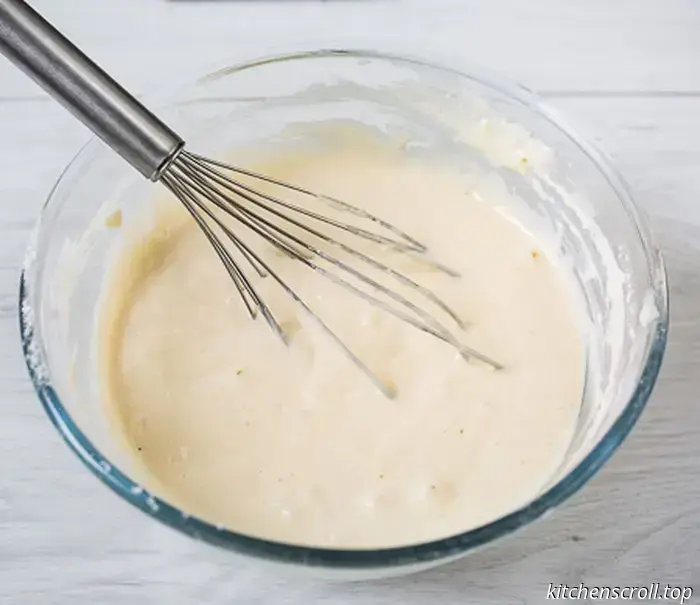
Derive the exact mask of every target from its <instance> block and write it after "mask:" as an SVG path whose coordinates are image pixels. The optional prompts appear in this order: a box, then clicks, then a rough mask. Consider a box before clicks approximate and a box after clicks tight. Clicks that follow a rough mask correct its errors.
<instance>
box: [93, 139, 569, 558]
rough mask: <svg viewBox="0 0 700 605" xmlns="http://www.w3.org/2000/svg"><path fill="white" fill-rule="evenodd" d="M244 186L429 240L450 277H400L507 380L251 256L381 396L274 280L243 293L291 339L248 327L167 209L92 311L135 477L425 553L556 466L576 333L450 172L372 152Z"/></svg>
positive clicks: (512, 237) (306, 540) (426, 273)
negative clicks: (296, 189)
mask: <svg viewBox="0 0 700 605" xmlns="http://www.w3.org/2000/svg"><path fill="white" fill-rule="evenodd" d="M261 171H264V172H266V173H268V174H272V175H274V176H278V177H280V178H284V179H286V180H289V181H292V182H295V183H297V184H300V185H302V186H305V187H308V188H310V189H312V190H315V191H320V192H324V193H326V194H328V195H331V196H335V197H338V198H340V199H343V200H346V201H348V202H351V203H354V204H357V205H358V206H361V207H363V208H365V209H367V210H369V211H371V212H373V213H375V214H378V215H380V216H382V217H383V218H385V219H386V220H388V221H389V222H393V223H395V224H396V225H398V226H399V227H401V228H402V229H404V230H405V231H406V232H408V233H410V234H411V235H412V236H414V237H415V238H417V239H418V240H420V241H422V242H423V243H424V244H426V245H427V246H428V248H429V249H430V254H431V256H432V257H433V258H435V259H438V260H439V261H440V262H441V263H443V264H445V265H447V266H449V267H450V268H451V269H453V270H455V271H456V272H458V273H459V275H460V277H459V278H454V277H450V276H449V275H446V274H445V273H442V272H440V271H435V270H433V269H430V268H428V267H426V266H425V265H423V264H421V263H417V262H414V261H411V260H410V259H403V260H401V261H400V268H401V269H402V270H403V271H405V272H406V273H407V274H409V275H410V276H411V277H412V278H414V279H415V280H416V281H419V282H420V283H421V284H423V285H425V286H427V287H428V288H430V289H431V290H433V291H434V292H435V293H436V294H438V295H439V296H441V297H443V298H444V299H445V300H446V301H448V302H449V304H450V305H452V307H453V308H454V309H455V310H456V311H457V313H458V314H459V315H460V316H461V317H462V318H463V319H464V320H465V321H466V322H467V323H468V327H467V329H466V330H465V331H464V332H463V333H460V337H461V338H462V339H463V341H464V342H465V343H466V344H468V345H469V346H471V347H473V348H475V349H477V350H479V351H481V352H483V353H484V354H487V355H489V356H490V357H493V358H495V359H497V360H498V361H499V362H501V363H502V364H503V365H504V366H505V369H503V370H500V371H493V370H490V369H489V368H488V367H486V366H484V365H483V364H480V363H468V362H466V361H465V360H464V359H463V358H462V357H461V356H460V355H458V354H457V352H456V351H455V349H454V348H453V347H451V346H449V345H447V344H445V343H444V342H441V341H439V340H438V339H436V338H434V337H432V336H430V335H427V334H424V333H422V332H420V331H418V330H416V329H415V328H412V327H410V326H407V325H405V324H402V323H400V322H398V321H396V320H395V319H394V318H392V317H391V316H389V315H388V314H386V313H384V312H383V311H380V310H377V309H374V308H372V307H370V306H368V305H367V304H366V303H364V302H362V301H360V300H359V299H357V298H355V297H353V295H352V294H349V293H347V292H346V291H344V290H341V289H339V288H337V286H334V285H333V284H331V283H329V282H328V281H326V280H324V279H323V278H322V277H320V276H318V275H317V274H314V273H312V272H310V271H308V269H306V268H305V267H303V266H302V265H301V263H299V262H296V261H293V260H292V259H289V258H286V257H282V256H281V255H279V254H278V253H276V252H275V251H274V250H272V249H269V248H268V249H266V248H265V247H264V246H262V247H260V250H261V252H262V253H263V254H264V255H265V258H266V259H268V260H269V261H270V263H271V264H272V266H274V268H275V269H276V270H278V271H279V272H280V273H281V274H282V275H283V276H284V277H285V278H286V279H288V281H289V282H290V284H291V285H293V286H294V288H295V289H296V290H297V291H298V292H299V293H300V294H301V295H302V296H303V297H304V298H305V299H306V300H307V302H308V303H309V304H310V306H312V307H313V309H314V310H315V311H316V312H317V313H318V314H319V315H320V316H322V317H323V319H324V320H325V321H327V323H328V324H329V325H330V326H331V327H332V328H333V329H335V330H336V331H337V333H338V334H339V336H340V337H341V338H342V339H343V340H344V342H345V343H346V344H347V345H348V346H349V347H350V348H351V349H352V350H353V351H354V352H355V353H356V354H357V355H358V356H359V357H360V358H361V359H362V360H363V361H364V362H366V363H367V365H368V366H369V367H370V368H372V370H373V371H375V372H376V373H377V375H379V376H381V378H382V380H383V381H385V382H386V383H387V384H390V385H391V386H392V388H393V389H395V391H396V397H395V398H394V399H388V398H387V397H385V396H384V395H383V394H382V393H381V392H379V391H378V390H377V388H376V387H375V385H374V384H373V383H372V382H371V381H369V380H368V379H367V377H366V376H364V375H363V374H362V373H361V372H360V371H359V370H358V369H357V368H356V367H355V366H354V365H353V364H352V363H351V362H350V361H349V360H348V359H347V358H346V357H345V356H344V355H343V354H342V352H341V351H340V350H339V348H338V347H337V346H336V345H335V344H334V343H333V342H332V341H331V340H330V339H329V338H328V337H327V336H326V335H324V334H323V333H322V332H321V331H320V330H319V329H318V328H317V327H316V326H315V325H314V324H313V322H310V321H309V320H308V317H307V316H306V315H305V313H304V311H303V310H302V309H301V307H299V305H297V304H296V303H294V302H292V301H291V300H289V299H288V298H287V297H286V296H285V295H284V293H283V292H281V291H280V289H279V288H276V287H275V284H274V282H272V280H270V279H269V278H267V279H261V278H257V279H256V280H255V283H256V284H257V286H258V287H259V288H260V291H261V293H262V294H263V295H264V297H265V299H266V301H267V302H269V303H270V305H271V307H272V308H273V310H274V311H275V312H276V313H277V316H278V318H279V319H280V322H281V323H282V324H283V327H284V328H285V330H286V332H287V334H288V335H289V336H290V340H291V342H290V345H289V346H288V347H285V346H284V345H282V344H281V342H280V341H279V340H277V339H276V338H275V336H274V335H273V333H272V332H271V331H270V329H269V328H268V326H267V325H266V324H265V322H264V321H263V320H262V319H258V320H257V321H251V320H250V318H249V316H248V315H247V312H246V310H245V307H244V306H243V304H242V303H241V301H240V298H239V296H238V294H237V291H236V289H235V286H234V285H233V283H232V281H231V279H230V278H228V276H227V274H226V272H225V271H224V269H223V267H222V265H221V264H220V262H219V260H218V258H217V256H216V255H215V254H214V252H213V251H212V248H211V247H210V246H209V244H208V243H207V242H206V240H205V238H204V237H203V236H202V234H201V232H200V231H199V230H198V228H197V226H196V225H195V223H194V222H193V221H192V220H191V219H189V217H188V216H187V215H186V213H185V212H184V211H182V210H181V209H179V207H178V206H177V204H176V203H174V202H173V204H172V205H168V206H167V211H166V212H163V213H162V217H161V219H160V222H159V224H158V226H157V227H156V228H155V229H154V230H152V231H151V232H149V233H148V235H147V236H146V237H143V238H140V239H139V240H138V241H137V242H136V243H135V245H133V246H131V247H130V248H129V250H128V251H127V252H126V253H125V254H124V255H123V256H122V258H121V259H120V260H119V262H118V264H117V267H116V269H115V270H114V271H113V272H112V275H111V277H110V280H109V285H108V290H107V294H108V295H107V296H106V297H105V300H106V301H109V304H105V305H103V309H102V311H101V337H100V338H101V343H100V344H101V350H100V363H101V370H102V375H103V381H102V382H103V385H104V393H105V399H106V401H107V404H108V406H107V407H108V410H109V413H110V416H111V418H112V420H113V425H114V426H115V430H116V431H117V432H118V434H119V435H120V437H121V438H122V439H123V441H124V443H125V444H126V447H127V448H128V450H129V451H130V452H131V453H132V454H133V456H132V457H133V459H134V461H135V466H136V471H135V472H136V474H137V477H138V479H139V480H140V481H142V482H143V484H144V486H145V487H146V488H147V489H149V490H151V491H152V492H153V493H155V494H158V495H159V496H161V497H163V498H165V499H166V500H168V501H169V502H171V503H172V504H174V505H176V506H177V507H179V508H180V509H182V510H183V511H184V512H186V513H188V514H192V515H197V516H199V517H201V518H203V519H205V520H207V521H209V522H211V523H215V524H221V525H223V526H225V527H228V528H230V529H233V530H236V531H240V532H243V533H246V534H250V535H254V536H259V537H264V538H269V539H273V540H278V541H286V542H292V543H298V544H310V545H318V546H335V547H379V546H395V545H400V544H408V543H417V542H421V541H427V540H432V539H437V538H440V537H444V536H446V535H450V534H455V533H458V532H462V531H465V530H468V529H470V528H473V527H475V526H478V525H481V524H484V523H487V522H489V521H492V520H495V519H496V518H498V517H500V516H502V515H504V514H507V513H508V512H510V511H512V510H513V509H515V508H516V507H518V506H521V505H523V504H525V503H526V502H527V501H528V500H530V499H532V498H533V497H535V496H536V495H537V493H538V491H539V490H540V489H541V488H542V487H543V485H544V484H545V483H546V482H547V481H548V479H550V477H551V475H552V474H553V473H554V471H555V470H556V467H557V466H558V465H559V464H560V462H561V460H562V458H563V456H564V453H565V451H566V448H567V446H568V444H569V442H570V439H571V436H572V432H573V428H574V424H575V420H576V416H577V413H578V410H579V405H580V401H581V393H582V380H583V351H582V337H581V334H580V326H579V324H578V321H577V315H576V313H575V310H574V309H575V307H574V305H573V304H572V301H571V300H570V296H569V290H568V288H567V285H566V280H565V277H564V275H563V270H561V269H559V268H558V267H557V265H556V262H555V261H556V259H550V258H548V257H547V256H546V254H545V253H544V252H543V250H542V249H541V248H540V246H539V245H538V242H537V241H536V240H535V239H533V237H532V236H531V235H529V234H528V233H526V232H525V231H524V230H522V229H521V228H520V227H519V226H518V224H516V223H515V222H514V221H512V220H509V219H508V217H507V216H504V215H503V214H502V213H500V212H499V211H497V210H496V209H495V208H494V207H493V205H492V204H491V203H490V201H491V200H483V199H481V197H480V196H477V195H472V194H471V192H470V191H469V190H467V189H466V188H465V185H464V183H463V181H462V179H461V178H460V176H459V175H458V174H457V173H456V172H453V171H452V170H450V169H448V168H439V167H436V166H433V165H428V164H425V163H422V162H419V161H417V160H409V159H406V158H404V157H402V156H401V155H400V154H399V153H398V152H395V151H393V152H392V151H391V150H389V149H382V148H379V147H374V146H366V145H365V146H361V147H360V148H358V147H353V146H349V147H347V148H344V149H340V148H334V149H332V150H330V151H329V150H323V151H319V152H318V153H314V152H305V153H304V154H301V155H300V154H295V155H290V156H289V157H276V158H275V159H274V160H270V162H269V163H268V164H267V165H265V166H263V167H262V168H261ZM392 259H393V260H395V258H393V257H392ZM251 275H252V273H251Z"/></svg>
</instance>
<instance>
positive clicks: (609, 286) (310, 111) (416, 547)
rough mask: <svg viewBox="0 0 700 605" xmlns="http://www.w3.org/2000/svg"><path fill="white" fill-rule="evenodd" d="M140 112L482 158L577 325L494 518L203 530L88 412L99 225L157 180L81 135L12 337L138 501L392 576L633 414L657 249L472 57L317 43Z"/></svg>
mask: <svg viewBox="0 0 700 605" xmlns="http://www.w3.org/2000/svg"><path fill="white" fill-rule="evenodd" d="M158 111H159V113H160V115H161V116H162V117H163V118H164V119H165V121H166V122H168V123H169V124H170V125H171V126H172V127H174V128H175V129H176V130H177V131H178V132H179V133H180V134H181V135H182V136H184V138H185V139H186V140H187V141H188V144H190V146H191V148H192V149H196V150H198V151H199V152H200V153H205V154H210V155H216V154H217V153H220V152H221V151H222V150H225V149H231V148H237V147H241V146H246V147H255V146H256V145H260V146H265V145H289V144H291V145H295V144H298V138H299V136H301V135H300V134H299V133H301V132H303V128H295V129H293V130H292V131H289V129H287V130H286V134H285V135H283V133H284V132H285V129H286V128H287V127H288V126H289V125H291V124H296V125H299V124H304V123H306V124H314V123H317V122H318V121H338V122H340V123H343V122H349V121H354V122H360V123H362V124H364V125H367V126H370V127H372V128H374V129H376V130H378V131H381V132H382V133H385V134H387V135H391V136H399V137H401V138H402V139H403V140H404V141H406V148H407V149H408V151H409V152H411V153H419V154H424V155H428V156H432V155H435V154H440V156H441V157H450V158H452V159H454V160H456V161H458V162H459V163H460V165H463V166H464V167H465V169H468V167H469V166H470V165H471V166H476V167H479V169H480V170H488V171H490V172H491V173H492V174H493V175H494V178H495V179H496V182H497V183H500V185H499V186H501V187H506V188H507V190H508V191H509V192H510V193H511V194H512V195H513V196H515V197H517V199H518V203H519V204H520V205H522V206H523V208H527V209H529V211H530V212H531V214H533V215H536V216H538V217H539V218H540V219H541V220H542V221H544V222H546V223H548V224H549V225H550V226H551V227H552V229H553V231H556V233H557V238H558V239H557V246H558V247H559V249H560V251H561V252H562V253H563V254H564V256H565V257H566V258H567V259H568V261H570V268H571V271H572V275H573V276H574V277H575V279H576V283H577V284H578V285H579V286H580V290H581V293H582V299H583V300H584V303H585V304H584V307H585V313H586V314H587V315H588V316H589V318H590V320H591V322H590V323H591V326H592V329H591V330H590V336H589V338H588V342H587V346H588V356H587V359H588V364H587V369H586V374H587V375H586V388H585V391H584V394H583V398H582V404H581V412H580V415H579V419H578V424H577V428H576V431H575V435H574V438H573V440H572V443H571V446H570V448H569V451H568V453H567V455H566V458H565V460H564V461H563V462H562V465H561V467H560V468H559V470H558V471H557V473H556V474H555V476H553V477H552V478H551V481H550V482H549V483H548V484H547V485H546V486H545V488H543V490H542V491H541V493H540V494H539V495H538V497H537V498H536V499H534V500H533V501H531V502H529V503H528V504H527V505H525V506H523V507H522V508H520V509H518V510H514V511H512V512H511V513H510V514H508V515H507V516H504V517H502V518H500V519H497V520H495V521H493V522H491V523H489V524H487V525H484V526H482V527H478V528H476V529H472V530H470V531H466V532H464V533H462V534H459V535H455V536H451V537H448V538H445V539H439V540H435V541H433V542H428V543H423V544H413V545H409V546H403V547H397V548H386V549H381V550H376V549H373V550H361V549H359V550H358V549H354V550H340V549H338V550H335V549H327V548H310V547H303V546H297V545H292V544H283V543H276V542H272V541H268V540H262V539H257V538H255V537H251V536H248V535H243V534H241V533H236V532H233V531H228V530H226V529H223V528H221V527H216V526H214V525H212V524H209V523H207V522H205V521H204V520H201V519H197V518H195V517H193V516H189V515H186V514H184V513H183V512H182V511H180V510H178V509H177V508H176V507H174V506H172V505H171V504H169V503H168V502H165V501H163V500H162V499H159V498H158V497H156V496H154V495H153V494H149V493H148V492H146V491H144V489H143V488H142V487H141V486H139V485H138V484H137V483H136V482H135V481H133V480H132V479H130V477H129V472H130V466H131V465H130V462H129V459H128V456H126V455H125V453H124V452H123V451H122V449H121V447H120V446H119V445H118V444H117V443H115V441H114V439H113V438H112V437H111V434H110V431H109V430H108V427H107V426H106V420H105V416H104V415H103V413H102V410H101V406H100V398H99V396H98V392H99V390H98V384H97V374H96V371H95V342H94V338H95V336H94V335H95V330H94V326H95V316H96V310H97V307H98V302H99V299H100V292H101V290H102V283H103V277H104V275H105V273H106V272H107V268H108V266H109V262H110V258H111V255H112V254H113V253H114V250H115V247H118V246H119V242H120V238H121V231H122V230H120V229H115V228H113V227H109V226H106V224H107V223H110V221H109V220H107V219H108V217H109V216H110V214H111V213H112V212H114V211H115V210H116V209H119V210H120V211H121V217H122V218H121V220H123V221H124V222H128V221H129V220H130V219H131V217H132V216H135V215H136V214H137V212H136V210H137V209H139V208H141V209H142V208H143V207H144V204H147V203H148V197H149V196H151V195H153V188H154V187H159V186H158V185H153V184H151V183H147V182H145V181H144V180H142V179H141V177H140V176H139V175H138V174H137V173H136V172H135V171H133V170H132V169H131V168H130V167H129V166H127V165H126V164H125V163H124V162H123V161H122V160H121V159H120V158H119V157H117V156H116V154H114V153H113V152H111V151H110V150H109V149H107V148H106V147H105V146H104V145H103V144H102V143H100V142H99V141H92V142H91V143H89V144H88V145H87V146H86V147H85V148H84V149H83V150H82V151H81V152H80V153H79V154H78V155H77V157H76V158H75V159H74V160H73V161H72V162H71V163H70V165H69V166H68V167H67V168H66V170H65V171H64V173H63V174H62V175H61V177H60V179H59V180H58V182H57V184H56V186H55V187H54V189H53V190H52V192H51V194H50V196H49V199H48V200H47V202H46V205H45V206H44V209H43V212H42V215H41V219H40V221H39V223H38V225H37V228H36V230H35V232H34V235H33V239H32V241H31V243H30V246H29V250H28V253H27V257H26V264H25V268H24V272H23V276H22V280H21V288H20V309H21V314H20V315H21V330H22V339H23V341H22V345H23V348H24V355H25V358H26V362H27V366H28V368H29V372H30V375H31V378H32V381H33V382H34V386H35V388H36V392H37V394H38V395H39V398H40V400H41V402H42V404H43V406H44V407H45V409H46V412H47V413H48V415H49V417H50V418H51V421H52V422H53V423H54V424H55V426H56V428H57V429H58V431H59V432H60V433H61V435H62V436H63V438H64V439H65V441H66V443H67V444H68V445H69V447H70V448H71V449H72V450H73V452H74V453H75V454H76V455H77V456H78V457H79V458H80V459H81V460H82V461H83V462H84V463H85V465H86V466H87V467H88V468H89V469H90V471H91V472H92V473H94V474H95V475H96V476H97V477H98V478H99V479H101V480H102V481H103V482H104V483H105V484H107V485H108V486H109V487H110V488H111V489H112V490H113V491H114V492H115V493H116V494H118V495H119V496H120V497H121V498H123V499H124V500H126V501H127V502H129V503H131V504H132V505H134V506H136V507H137V508H139V509H140V510H141V511H143V512H144V513H145V514H146V515H148V516H150V517H151V518H153V519H155V520H157V521H160V522H162V523H165V524H166V525H168V526H170V527H172V528H174V529H175V530H177V531H179V532H182V533H184V534H187V535H189V536H191V537H194V538H196V539H199V540H203V541H205V542H208V543H210V544H213V545H216V546H219V547H222V548H224V549H227V550H229V551H232V552H234V553H239V554H242V555H245V556H249V557H254V558H257V559H261V560H264V561H267V562H274V563H280V564H286V565H287V566H296V567H298V568H300V569H304V570H307V571H315V572H322V574H324V575H326V576H334V577H338V576H339V577H341V578H364V577H378V576H387V575H397V574H401V573H406V572H410V571H415V570H418V569H422V568H425V567H429V566H432V565H435V564H437V563H440V562H445V561H447V560H451V559H454V558H457V557H460V556H463V555H465V554H466V553H468V552H470V551H472V550H474V549H475V548H477V547H479V546H482V545H485V544H486V543H488V542H492V541H493V540H495V539H497V538H500V537H503V536H506V535H508V534H510V533H512V532H514V531H515V530H516V529H518V528H520V527H523V526H524V525H526V524H528V523H530V522H532V521H534V520H535V519H537V518H538V517H541V516H542V515H543V514H544V513H545V512H547V511H550V510H551V509H553V508H554V507H556V506H558V505H559V504H561V503H562V502H564V501H565V500H566V499H567V498H568V497H569V496H571V495H572V494H573V493H574V492H576V491H577V490H578V489H579V488H581V487H582V486H583V485H584V484H585V483H586V482H587V481H588V480H589V479H590V478H591V477H592V476H593V475H594V474H595V473H596V472H597V471H598V469H600V468H601V466H602V465H603V463H604V462H605V461H606V460H607V459H608V458H609V457H610V456H611V455H612V453H613V452H614V451H615V450H616V449H617V447H618V446H619V445H620V443H622V441H623V440H624V439H625V437H626V436H627V434H628V433H629V431H630V430H631V428H632V427H633V426H634V424H635V422H636V421H637V419H638V418H639V415H640V413H641V412H642V409H643V408H644V406H645V404H646V402H647V400H648V398H649V395H650V393H651V390H652V387H653V385H654V382H655V380H656V377H657V374H658V372H659V368H660V365H661V361H662V357H663V355H664V349H665V346H666V335H667V328H668V304H667V296H668V294H667V284H666V277H665V272H664V268H663V264H662V261H661V258H660V255H659V251H658V249H657V247H656V245H655V244H654V242H653V239H652V237H651V235H650V233H649V229H648V227H647V223H646V221H645V220H644V218H643V217H642V216H641V215H640V212H639V210H638V209H637V208H636V207H635V205H634V203H633V202H632V199H631V197H630V195H629V193H628V191H627V189H626V187H625V185H624V184H623V182H622V180H621V179H620V176H619V175H618V174H617V172H616V171H615V170H614V169H613V168H612V167H611V166H610V164H609V163H608V162H607V161H606V160H605V159H604V157H603V156H602V155H601V153H600V152H598V151H597V150H596V149H594V148H593V147H592V146H591V145H590V144H588V143H585V142H583V141H582V140H581V139H580V138H579V137H577V136H576V135H575V134H573V133H572V131H571V130H570V129H569V128H568V127H567V126H566V125H565V124H564V123H563V122H562V121H560V120H559V119H558V118H556V117H555V115H554V114H553V112H552V111H551V110H550V109H549V108H547V107H546V106H545V105H544V104H543V103H542V102H541V101H540V100H538V99H537V98H536V97H535V96H534V95H533V94H532V93H530V92H529V91H527V90H525V89H523V88H521V87H519V86H516V85H513V84H509V83H506V82H503V81H502V80H500V79H497V78H493V77H490V76H484V75H481V74H480V73H477V72H476V71H475V70H474V69H472V68H469V69H468V70H459V69H457V68H454V67H444V66H443V67H441V66H436V65H432V64H429V63H426V62H424V61H422V60H417V59H411V58H404V57H397V56H390V55H384V54H380V53H377V52H366V51H347V50H343V51H340V50H333V51H317V52H307V53H297V54H291V55H285V56H277V57H272V58H266V59H261V60H257V61H254V62H250V63H247V64H244V65H236V66H233V67H228V68H226V69H223V70H220V71H217V72H215V73H211V74H209V75H207V76H206V77H204V78H202V79H201V80H199V81H198V82H197V83H196V84H195V85H193V86H192V87H191V88H190V89H188V90H186V91H182V92H181V93H180V94H179V95H178V97H177V100H176V101H175V102H168V103H164V104H163V106H162V107H160V108H159V109H158ZM232 125H235V127H233V126H232ZM290 132H291V134H290ZM294 133H297V134H296V135H295V134H294ZM494 133H500V134H498V136H502V137H503V136H505V137H510V139H509V140H510V146H509V147H508V149H510V150H511V151H510V152H508V153H505V154H504V153H502V152H501V151H499V150H498V148H496V147H494V146H490V145H489V140H490V138H489V137H491V136H492V135H493V136H495V135H494ZM528 162H529V163H528ZM466 171H467V172H468V170H466ZM429 211H430V209H429V207H427V206H426V212H429ZM138 214H140V213H138ZM112 225H114V221H112Z"/></svg>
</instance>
